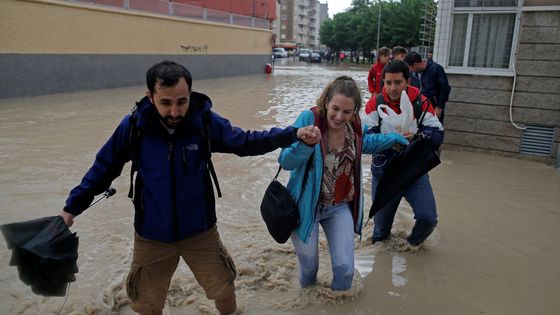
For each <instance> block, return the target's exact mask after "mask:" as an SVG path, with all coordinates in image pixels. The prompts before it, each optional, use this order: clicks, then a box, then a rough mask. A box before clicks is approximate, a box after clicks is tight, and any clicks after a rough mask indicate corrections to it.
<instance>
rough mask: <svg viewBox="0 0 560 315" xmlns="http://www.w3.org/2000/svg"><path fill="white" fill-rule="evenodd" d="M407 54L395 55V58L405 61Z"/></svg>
mask: <svg viewBox="0 0 560 315" xmlns="http://www.w3.org/2000/svg"><path fill="white" fill-rule="evenodd" d="M405 56H406V54H398V55H395V60H400V61H403V60H404V57H405Z"/></svg>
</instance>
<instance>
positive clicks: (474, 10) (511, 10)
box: [445, 0, 523, 77]
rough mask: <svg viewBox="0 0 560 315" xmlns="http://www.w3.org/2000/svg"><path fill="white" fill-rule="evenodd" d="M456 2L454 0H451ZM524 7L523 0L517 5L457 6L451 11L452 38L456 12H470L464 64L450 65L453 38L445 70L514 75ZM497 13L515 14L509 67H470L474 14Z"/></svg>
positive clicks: (449, 44)
mask: <svg viewBox="0 0 560 315" xmlns="http://www.w3.org/2000/svg"><path fill="white" fill-rule="evenodd" d="M450 1H453V3H454V2H455V1H454V0H450ZM522 8H523V0H519V1H518V3H517V7H455V6H453V10H452V11H451V16H450V19H451V23H450V25H449V30H448V31H449V36H450V39H451V34H452V30H453V22H454V18H455V14H461V13H462V14H468V18H467V32H466V36H465V51H464V55H463V66H449V56H450V55H451V40H449V41H448V44H447V58H446V60H445V63H446V68H445V71H446V72H448V73H456V74H481V75H494V76H508V77H509V76H514V75H515V71H514V63H515V59H516V58H515V56H516V55H517V43H518V40H519V27H520V20H521V11H522ZM485 13H486V14H497V13H507V14H515V23H514V27H513V38H512V41H511V51H510V57H509V66H508V68H486V67H468V66H467V64H468V58H469V51H470V39H471V35H472V34H471V33H472V22H473V14H485Z"/></svg>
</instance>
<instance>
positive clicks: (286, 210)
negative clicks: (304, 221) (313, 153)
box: [261, 158, 312, 244]
mask: <svg viewBox="0 0 560 315" xmlns="http://www.w3.org/2000/svg"><path fill="white" fill-rule="evenodd" d="M311 161H312V159H311V158H310V159H309V161H308V163H307V166H306V169H305V174H304V177H303V186H305V181H306V179H307V173H308V172H309V167H310V165H311ZM281 170H282V167H281V166H279V167H278V172H277V173H276V176H274V179H273V180H272V182H271V183H270V184H269V185H268V187H267V188H266V191H265V193H264V196H263V199H262V202H261V215H262V218H263V220H264V222H265V224H266V228H267V229H268V233H270V235H271V236H272V238H274V240H275V241H276V242H278V243H280V244H284V243H286V242H287V241H288V239H289V238H290V235H292V232H293V231H294V230H295V228H296V227H297V225H298V224H299V211H298V203H296V202H295V201H294V199H293V198H292V195H290V192H289V191H288V190H287V189H286V187H284V185H282V183H280V182H279V181H278V175H279V174H280V171H281ZM298 202H299V200H298Z"/></svg>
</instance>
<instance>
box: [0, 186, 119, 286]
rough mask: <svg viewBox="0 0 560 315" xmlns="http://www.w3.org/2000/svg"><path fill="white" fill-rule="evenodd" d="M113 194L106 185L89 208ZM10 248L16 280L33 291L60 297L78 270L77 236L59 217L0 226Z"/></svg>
mask: <svg viewBox="0 0 560 315" xmlns="http://www.w3.org/2000/svg"><path fill="white" fill-rule="evenodd" d="M115 193H116V190H115V189H114V188H112V187H110V188H109V189H108V190H107V191H106V192H105V193H104V194H103V195H102V196H101V197H99V199H97V200H96V201H94V202H93V203H92V204H91V205H90V207H91V206H92V205H94V204H96V203H97V202H98V201H100V200H101V199H103V198H109V197H111V196H112V195H114V194H115ZM0 231H1V232H2V235H3V236H4V239H5V240H6V244H7V245H8V248H9V249H11V250H12V257H11V259H10V266H17V269H18V275H19V279H20V280H21V281H22V282H23V283H25V284H27V285H29V286H31V290H32V291H33V293H35V294H39V295H43V296H64V295H66V291H67V288H68V284H69V283H70V282H74V281H76V277H75V274H76V273H77V272H78V266H77V264H76V262H77V260H78V237H77V236H76V233H72V232H71V231H70V229H69V228H68V226H67V225H66V223H64V220H63V219H62V217H61V216H58V215H57V216H52V217H44V218H40V219H34V220H30V221H24V222H15V223H10V224H4V225H1V226H0Z"/></svg>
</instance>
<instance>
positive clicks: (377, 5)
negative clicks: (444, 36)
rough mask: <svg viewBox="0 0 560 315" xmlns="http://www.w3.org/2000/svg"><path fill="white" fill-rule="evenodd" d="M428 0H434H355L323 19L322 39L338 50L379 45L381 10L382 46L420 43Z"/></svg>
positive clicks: (380, 43)
mask: <svg viewBox="0 0 560 315" xmlns="http://www.w3.org/2000/svg"><path fill="white" fill-rule="evenodd" d="M425 1H433V0H401V1H393V0H389V1H383V2H379V1H375V2H373V1H369V0H353V1H352V6H351V7H350V8H349V9H348V10H347V11H346V12H343V13H338V14H336V15H335V16H334V18H333V19H326V20H325V21H324V22H323V24H322V25H321V29H320V36H321V43H322V44H324V45H326V46H328V47H330V48H332V49H335V50H338V49H343V50H353V51H357V50H362V51H370V50H372V49H374V48H376V46H377V23H378V17H379V10H381V29H380V35H379V47H382V46H387V47H393V46H397V45H399V46H404V47H413V46H418V45H419V44H420V40H419V38H420V27H421V24H422V18H423V14H424V11H423V8H424V5H425Z"/></svg>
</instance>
